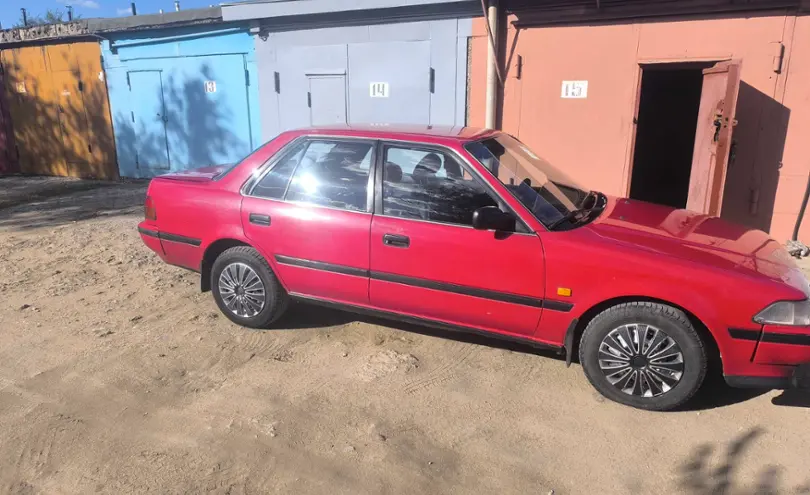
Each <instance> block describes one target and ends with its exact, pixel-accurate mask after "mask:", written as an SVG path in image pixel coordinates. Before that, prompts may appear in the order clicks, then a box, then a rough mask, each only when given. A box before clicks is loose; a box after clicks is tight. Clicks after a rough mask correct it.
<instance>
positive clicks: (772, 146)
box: [469, 15, 810, 241]
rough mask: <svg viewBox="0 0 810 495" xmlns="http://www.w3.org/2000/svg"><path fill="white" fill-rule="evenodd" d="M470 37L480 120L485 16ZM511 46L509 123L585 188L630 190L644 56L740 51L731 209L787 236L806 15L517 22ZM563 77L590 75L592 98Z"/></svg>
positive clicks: (803, 128) (802, 109) (805, 161)
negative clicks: (580, 95)
mask: <svg viewBox="0 0 810 495" xmlns="http://www.w3.org/2000/svg"><path fill="white" fill-rule="evenodd" d="M473 34H474V38H473V40H472V46H473V50H472V66H471V83H470V92H469V98H470V125H479V126H480V125H483V123H484V107H485V97H484V93H485V84H486V75H485V74H486V42H487V41H486V37H485V25H484V21H483V19H478V20H476V22H475V23H474V32H473ZM778 43H783V44H784V45H785V54H786V56H785V60H784V63H783V67H782V72H781V73H776V72H774V57H775V56H776V54H777V53H778V52H777V50H778ZM505 52H506V55H505V58H506V60H507V62H510V60H511V63H509V65H508V66H507V67H506V71H505V77H506V84H505V87H504V102H503V109H502V128H503V129H504V130H505V131H507V132H510V133H513V134H515V135H517V136H518V137H519V138H520V139H521V140H523V141H524V142H526V143H527V144H528V145H530V146H531V147H532V148H534V149H535V150H536V152H537V153H539V154H540V155H543V156H545V157H546V158H548V159H549V160H551V161H552V162H553V163H555V164H557V165H558V166H560V167H563V168H565V169H566V170H567V171H568V172H569V173H570V174H571V175H572V176H573V177H574V178H576V179H578V180H579V181H580V182H582V183H583V184H584V185H586V186H588V187H592V188H594V189H597V190H600V191H603V192H606V193H610V194H616V195H626V194H627V193H628V192H629V185H630V168H631V159H632V151H633V137H634V133H635V130H634V124H633V117H634V112H635V106H636V97H637V93H638V83H639V80H640V74H641V69H640V64H644V63H651V62H655V63H658V62H668V61H673V62H674V61H679V62H680V61H690V60H701V61H705V60H727V59H731V58H734V59H741V60H742V81H743V86H742V88H741V96H740V101H739V104H738V109H737V112H738V115H737V118H738V120H739V121H740V124H739V125H738V127H737V128H736V129H735V135H734V137H735V139H736V140H737V142H738V143H737V152H736V160H735V161H734V163H733V165H732V166H731V167H730V169H729V173H728V177H727V180H726V189H725V195H724V203H723V211H724V213H723V216H724V217H726V218H729V219H730V220H733V221H736V222H739V223H744V224H747V225H752V226H756V227H759V228H762V229H764V230H769V231H770V232H771V233H772V234H773V236H774V237H775V238H777V239H779V240H780V241H784V240H786V239H787V238H788V237H789V236H790V235H791V232H792V229H793V223H794V222H795V219H796V215H797V212H798V210H799V207H800V204H801V199H802V195H803V193H804V188H805V185H806V183H807V176H808V173H810V84H808V83H807V81H810V17H798V18H797V17H795V16H792V15H770V16H763V17H750V18H744V17H738V18H725V19H706V20H680V21H666V22H665V21H660V22H638V23H616V24H613V25H599V26H563V27H538V28H523V29H520V30H519V31H518V30H516V29H515V28H513V27H512V26H511V24H510V27H509V30H508V33H507V40H506V47H505ZM510 54H511V57H510ZM518 55H521V56H522V58H523V70H522V74H521V78H520V79H517V78H516V72H517V71H516V70H515V66H516V61H517V56H518ZM563 80H588V81H589V87H588V98H587V99H562V98H560V89H561V83H562V81H563ZM783 149H784V154H783V153H782V150H783ZM780 161H781V162H782V166H781V168H779V163H780ZM754 191H756V192H754ZM757 196H758V201H757V202H756V204H754V205H752V199H754V198H757ZM808 216H810V215H808ZM805 223H806V224H807V226H806V227H804V228H803V229H802V232H803V233H804V238H805V239H807V240H808V241H810V219H808V220H807V222H805Z"/></svg>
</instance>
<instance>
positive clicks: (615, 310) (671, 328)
mask: <svg viewBox="0 0 810 495" xmlns="http://www.w3.org/2000/svg"><path fill="white" fill-rule="evenodd" d="M579 360H580V363H581V364H582V368H583V370H584V371H585V376H587V377H588V380H589V381H590V382H591V384H592V385H593V386H594V387H595V388H596V390H598V391H599V393H601V394H602V395H603V396H605V397H607V398H608V399H610V400H613V401H615V402H619V403H621V404H625V405H628V406H632V407H636V408H639V409H647V410H652V411H665V410H669V409H674V408H677V407H679V406H681V405H683V404H684V403H685V402H687V401H688V400H689V399H690V398H692V396H693V395H695V393H696V392H697V391H698V389H699V388H700V386H701V384H702V383H703V379H704V377H705V376H706V367H707V359H706V351H705V348H704V344H703V341H702V340H701V338H700V336H699V335H698V333H697V332H696V331H695V328H694V326H693V325H692V323H691V322H690V321H689V318H688V317H687V316H686V314H685V313H684V312H683V311H681V310H679V309H676V308H673V307H671V306H667V305H664V304H657V303H652V302H630V303H625V304H619V305H616V306H613V307H611V308H608V309H606V310H605V311H603V312H601V313H599V314H598V315H596V317H594V318H593V319H592V320H591V321H590V322H589V323H588V326H587V327H586V328H585V332H584V333H583V334H582V339H581V340H580V345H579Z"/></svg>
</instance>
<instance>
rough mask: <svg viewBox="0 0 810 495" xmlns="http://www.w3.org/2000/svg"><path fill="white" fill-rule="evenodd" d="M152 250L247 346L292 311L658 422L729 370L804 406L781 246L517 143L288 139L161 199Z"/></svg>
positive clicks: (397, 134)
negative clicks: (539, 354) (564, 388)
mask: <svg viewBox="0 0 810 495" xmlns="http://www.w3.org/2000/svg"><path fill="white" fill-rule="evenodd" d="M145 216H146V219H145V220H144V221H143V222H142V223H141V224H140V225H139V227H138V230H139V231H140V234H141V237H142V238H143V241H144V242H145V243H146V245H147V246H149V247H150V248H151V249H152V250H154V251H155V252H156V253H158V255H159V256H160V257H161V258H162V259H163V260H165V261H166V262H167V263H170V264H172V265H178V266H182V267H185V268H189V269H192V270H195V271H198V272H199V273H200V274H201V278H202V283H201V286H202V290H203V291H207V290H211V291H213V295H214V300H215V301H216V303H217V305H218V306H219V308H220V310H221V311H222V312H223V313H224V314H225V315H226V316H227V317H228V318H230V319H231V320H232V321H234V322H236V323H238V324H240V325H244V326H246V327H252V328H265V327H267V326H269V325H271V324H272V323H273V322H275V321H276V320H277V319H278V318H279V317H280V316H281V315H282V314H283V313H284V311H285V310H286V309H287V307H288V305H289V303H290V301H291V300H299V301H306V302H311V303H318V304H324V305H329V306H337V307H340V308H344V309H348V310H351V311H357V312H363V313H374V314H377V315H384V316H388V317H392V318H399V319H405V320H408V321H413V322H418V323H423V324H427V325H436V326H441V327H449V328H454V329H461V330H464V331H471V332H483V333H486V334H489V335H493V336H500V337H504V338H509V339H517V340H521V341H525V342H530V343H532V344H534V345H538V346H543V347H547V348H552V349H555V350H557V351H559V352H560V353H561V354H564V355H565V356H566V360H567V362H568V363H569V364H570V362H571V360H572V357H573V354H574V353H575V350H577V349H578V353H579V362H580V363H581V364H582V367H583V369H584V371H585V374H586V375H587V377H588V379H589V380H590V382H591V383H592V384H593V386H594V387H596V389H597V390H599V392H601V393H602V394H603V395H605V396H606V397H608V398H609V399H612V400H614V401H617V402H620V403H623V404H627V405H630V406H634V407H639V408H644V409H654V410H665V409H670V408H673V407H676V406H679V405H681V404H683V403H684V402H686V401H687V400H688V399H689V398H690V397H692V396H693V394H694V393H695V392H696V391H697V390H698V388H699V387H700V385H701V383H702V382H703V378H704V376H705V374H706V368H707V363H708V362H709V360H711V359H712V358H720V359H721V362H722V369H723V373H724V375H725V379H726V381H727V382H728V383H729V384H730V385H732V386H757V387H773V388H782V387H788V386H801V387H804V386H807V384H808V378H807V375H808V373H807V369H808V366H809V365H807V364H805V363H809V362H810V302H808V295H809V294H810V286H808V283H807V280H806V279H805V277H804V276H803V274H802V273H801V271H800V270H799V269H798V268H797V267H796V265H795V264H794V263H793V261H792V259H791V258H790V257H789V255H788V254H787V252H786V251H785V250H784V249H783V248H782V247H781V246H780V244H779V243H777V242H776V241H774V240H773V239H771V238H769V237H768V235H767V234H765V233H764V232H761V231H757V230H749V229H745V228H743V227H739V226H736V225H733V224H730V223H727V222H725V221H723V220H720V219H718V218H714V217H707V216H705V215H699V214H696V213H693V212H689V211H685V210H673V209H671V208H666V207H662V206H657V205H652V204H647V203H642V202H638V201H634V200H628V199H622V198H614V197H610V196H606V195H604V194H602V193H600V192H597V191H590V190H588V189H585V188H583V187H582V186H579V185H577V183H576V182H574V181H573V180H571V179H570V178H568V177H566V175H565V174H563V173H562V172H560V171H559V170H557V169H555V168H554V167H553V166H552V165H550V164H549V163H548V162H546V161H544V160H543V159H542V158H540V157H538V156H537V155H536V154H535V153H534V152H532V151H531V150H530V149H528V148H527V147H526V146H525V145H524V144H522V143H521V142H520V141H518V140H517V139H515V138H514V137H511V136H509V135H507V134H504V133H502V132H497V131H489V130H475V129H469V128H468V129H461V130H458V129H437V128H429V129H421V130H417V129H408V128H394V127H389V126H384V127H369V128H363V129H360V128H345V127H344V128H321V129H310V130H301V131H293V132H286V133H284V134H281V135H280V136H278V137H277V138H275V139H273V140H272V141H270V142H269V143H267V144H265V145H264V146H262V147H261V148H259V149H258V150H257V151H255V152H254V153H252V154H251V155H250V156H248V157H247V158H245V159H244V160H243V161H242V162H240V163H238V164H236V165H234V166H232V167H220V168H211V169H198V170H193V171H189V172H183V173H174V174H169V175H164V176H161V177H158V178H156V179H154V180H152V182H151V184H150V186H149V190H148V193H147V198H146V205H145Z"/></svg>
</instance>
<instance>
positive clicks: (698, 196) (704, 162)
mask: <svg viewBox="0 0 810 495" xmlns="http://www.w3.org/2000/svg"><path fill="white" fill-rule="evenodd" d="M739 91H740V62H739V61H730V62H720V63H717V64H715V66H714V67H712V68H709V69H704V71H703V91H702V93H701V95H700V109H699V110H698V122H697V130H696V131H695V148H694V152H693V154H692V173H691V176H690V178H689V198H688V199H687V203H686V207H687V208H688V209H690V210H693V211H697V212H700V213H708V214H709V215H715V216H719V215H720V208H721V205H722V204H723V189H724V187H725V182H726V169H727V167H728V158H729V148H730V146H731V133H732V131H733V129H734V124H735V120H734V117H735V110H736V108H737V95H738V94H739Z"/></svg>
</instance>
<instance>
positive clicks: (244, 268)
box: [218, 262, 265, 318]
mask: <svg viewBox="0 0 810 495" xmlns="http://www.w3.org/2000/svg"><path fill="white" fill-rule="evenodd" d="M218 286H219V287H218V288H219V294H220V296H221V297H222V302H224V303H225V306H226V307H227V308H228V310H229V311H230V312H231V313H233V314H235V315H236V316H239V317H241V318H251V317H253V316H256V315H257V314H259V312H260V311H261V310H262V308H264V301H265V289H264V283H263V282H262V279H261V278H260V277H259V275H258V274H257V273H256V271H255V270H253V268H251V267H250V266H248V265H246V264H245V263H239V262H236V263H231V264H230V265H228V266H226V267H225V268H224V269H223V270H222V273H220V275H219V282H218Z"/></svg>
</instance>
